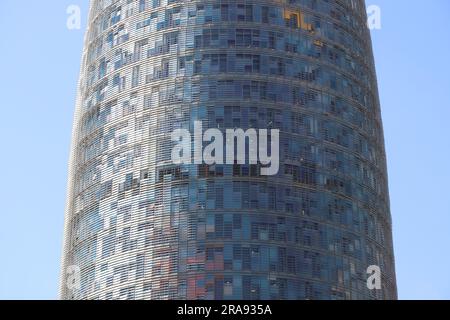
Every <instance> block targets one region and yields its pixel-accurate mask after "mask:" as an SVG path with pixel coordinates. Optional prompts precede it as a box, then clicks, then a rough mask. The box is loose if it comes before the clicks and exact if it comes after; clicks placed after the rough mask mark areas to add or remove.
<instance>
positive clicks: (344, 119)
mask: <svg viewBox="0 0 450 320" xmlns="http://www.w3.org/2000/svg"><path fill="white" fill-rule="evenodd" d="M366 20H367V17H366V13H365V3H364V1H363V0H207V1H199V0H198V1H195V0H192V1H188V0H178V1H176V0H116V1H113V0H92V1H91V7H90V15H89V21H88V32H87V34H86V38H85V50H84V53H83V59H82V68H81V74H80V81H79V92H78V99H77V106H76V112H75V121H74V131H73V141H72V152H71V160H70V165H69V183H68V199H67V207H66V222H65V239H64V248H63V257H62V280H61V292H60V294H61V298H63V299H155V300H156V299H252V300H258V299H396V298H397V290H396V280H395V267H394V255H393V248H392V247H393V246H392V231H391V216H390V209H389V194H388V187H387V169H386V160H385V150H384V138H383V128H382V122H381V114H380V103H379V98H378V91H377V90H378V89H377V82H376V74H375V67H374V61H373V53H372V47H371V40H370V34H369V30H368V28H367V27H366ZM195 121H202V123H203V127H204V128H219V129H220V130H225V129H227V128H243V129H244V130H246V129H248V128H257V129H258V128H261V129H279V130H280V170H279V172H278V174H277V175H275V176H261V175H260V167H259V166H258V165H237V164H235V165H209V166H208V165H174V164H173V163H172V162H171V150H172V148H173V146H174V143H173V142H171V139H170V135H171V133H172V131H173V130H175V129H189V130H190V131H191V132H193V126H194V122H195ZM371 265H377V266H379V267H380V268H381V270H382V276H383V277H382V289H381V290H369V289H368V288H367V286H366V280H367V277H368V275H367V274H366V270H367V268H368V267H369V266H371ZM69 266H77V267H79V268H80V270H81V274H80V275H81V286H80V287H79V288H76V289H69V288H68V287H67V284H66V281H65V280H66V270H67V268H68V267H69Z"/></svg>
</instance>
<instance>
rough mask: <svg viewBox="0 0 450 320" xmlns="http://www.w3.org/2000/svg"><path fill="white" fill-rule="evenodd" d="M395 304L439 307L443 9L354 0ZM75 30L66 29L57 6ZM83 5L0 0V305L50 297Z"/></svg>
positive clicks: (447, 275) (447, 289)
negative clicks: (372, 91) (366, 18)
mask: <svg viewBox="0 0 450 320" xmlns="http://www.w3.org/2000/svg"><path fill="white" fill-rule="evenodd" d="M366 3H367V5H378V6H379V7H380V8H381V18H382V20H381V29H380V30H373V31H372V40H373V46H374V53H375V60H376V68H377V75H378V83H379V90H380V98H381V107H382V114H383V121H384V130H385V139H386V148H387V156H388V169H389V185H390V196H391V211H392V217H393V233H394V247H395V257H396V271H397V284H398V290H399V298H400V299H450V272H449V271H450V254H449V250H450V249H449V247H450V194H449V182H450V123H449V119H450V27H449V25H448V21H449V15H450V1H448V0H429V1H425V2H424V1H422V0H395V1H392V0H366ZM72 4H74V5H78V6H80V8H81V12H82V27H81V29H79V30H69V29H68V28H67V27H66V22H67V18H68V14H67V13H66V9H67V8H68V7H69V5H72ZM87 11H88V0H69V1H66V0H58V1H50V0H46V1H26V4H24V3H23V2H19V1H16V0H2V3H1V10H0V29H1V30H2V31H3V32H2V37H1V42H0V49H1V50H0V52H1V53H0V70H2V74H3V75H2V76H1V77H0V94H1V102H0V108H1V109H0V110H1V118H0V123H1V124H0V139H1V140H0V141H1V145H2V152H1V154H0V168H1V171H0V172H1V177H2V182H1V183H0V204H1V207H0V299H56V298H57V297H58V296H57V295H58V278H59V268H60V256H61V247H62V235H63V221H64V204H65V195H66V181H67V163H68V158H69V148H70V139H71V130H72V120H73V112H74V106H75V96H76V87H77V80H78V73H79V69H80V61H81V51H82V46H83V37H84V30H85V23H86V19H87Z"/></svg>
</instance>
